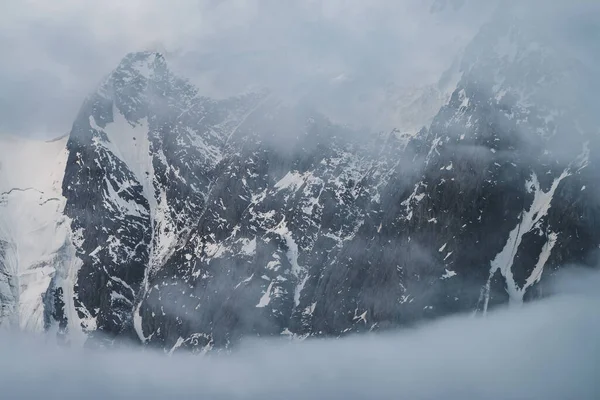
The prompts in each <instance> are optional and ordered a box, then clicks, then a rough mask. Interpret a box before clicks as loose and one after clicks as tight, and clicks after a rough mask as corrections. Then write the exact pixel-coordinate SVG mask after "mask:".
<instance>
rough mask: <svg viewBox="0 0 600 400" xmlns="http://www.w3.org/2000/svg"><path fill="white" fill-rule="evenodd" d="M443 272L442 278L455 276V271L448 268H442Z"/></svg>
mask: <svg viewBox="0 0 600 400" xmlns="http://www.w3.org/2000/svg"><path fill="white" fill-rule="evenodd" d="M444 271H445V273H444V275H442V279H448V278H452V277H453V276H456V272H455V271H450V270H448V269H444Z"/></svg>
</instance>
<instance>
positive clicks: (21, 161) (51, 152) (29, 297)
mask: <svg viewBox="0 0 600 400" xmlns="http://www.w3.org/2000/svg"><path fill="white" fill-rule="evenodd" d="M66 142H67V137H62V138H60V139H57V140H54V141H49V142H45V141H41V140H29V139H23V138H16V137H12V136H6V135H2V136H0V240H2V241H5V242H6V243H7V246H8V247H7V249H6V250H7V251H6V255H5V260H4V264H5V267H6V270H5V271H4V272H5V274H3V276H2V277H0V292H1V293H2V295H3V296H5V298H6V299H9V300H8V302H7V303H6V304H3V306H4V307H3V308H2V310H3V311H0V323H4V322H7V323H8V325H12V326H15V327H19V328H20V329H24V330H27V331H33V332H40V331H42V330H43V329H44V316H43V309H44V307H43V297H42V296H43V295H44V294H45V293H46V291H47V290H48V287H49V285H50V282H51V280H52V279H53V278H54V279H55V283H56V285H57V286H60V287H62V289H63V293H64V301H65V312H66V314H67V316H68V318H69V328H70V329H69V331H70V333H71V334H73V339H75V341H78V339H77V333H78V332H81V327H80V323H79V318H78V316H77V313H76V312H75V310H74V298H73V285H74V283H75V279H76V275H77V271H78V269H79V266H80V265H81V262H80V261H79V260H78V259H77V258H76V256H75V250H74V248H73V244H72V241H73V240H74V239H75V237H74V235H73V234H72V232H71V227H70V221H69V220H68V218H66V217H65V216H64V215H63V209H64V206H65V202H66V200H65V198H64V197H63V196H62V179H63V175H64V171H65V165H66V161H67V155H68V153H67V150H66Z"/></svg>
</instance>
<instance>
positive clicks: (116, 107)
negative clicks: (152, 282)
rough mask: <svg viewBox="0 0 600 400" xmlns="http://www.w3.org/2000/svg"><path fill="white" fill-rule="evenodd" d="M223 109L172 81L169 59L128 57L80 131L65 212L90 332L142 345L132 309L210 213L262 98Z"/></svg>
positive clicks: (87, 109)
mask: <svg viewBox="0 0 600 400" xmlns="http://www.w3.org/2000/svg"><path fill="white" fill-rule="evenodd" d="M249 97H250V98H248V99H235V100H231V101H228V102H223V103H219V102H215V101H212V100H210V99H206V98H202V97H200V96H199V95H198V94H197V92H196V90H195V89H194V88H193V87H191V86H190V85H189V84H188V83H186V82H185V81H184V80H181V79H179V78H177V77H175V76H173V75H172V74H171V73H170V72H169V70H168V69H167V66H166V63H165V61H164V59H163V58H162V56H161V55H159V54H156V53H135V54H130V55H129V56H127V57H126V58H125V59H124V60H123V62H122V63H121V64H120V65H119V66H118V67H117V68H116V69H115V71H113V73H111V74H110V76H109V77H108V78H107V79H106V81H105V82H104V83H103V84H102V85H101V87H100V89H99V90H98V92H97V93H95V94H93V95H92V96H91V97H89V98H88V99H87V100H86V102H85V104H84V106H83V107H82V109H81V112H80V113H79V116H78V117H77V120H76V121H75V123H74V125H73V130H72V132H71V135H70V139H69V142H68V144H67V148H68V150H69V159H68V167H67V170H66V173H65V177H64V181H63V193H64V195H65V197H66V198H67V199H68V200H67V204H66V209H65V213H66V215H67V216H69V217H70V218H71V219H72V223H71V227H72V230H73V232H75V233H76V239H77V240H76V243H75V244H76V246H77V256H78V257H79V258H80V259H81V261H82V266H81V269H80V271H79V273H78V279H77V285H76V303H77V310H78V312H79V316H80V318H82V324H83V327H84V329H85V330H87V331H90V332H93V331H96V330H97V331H99V332H101V333H102V334H106V335H108V336H109V337H115V336H119V335H121V336H131V337H135V334H134V329H133V328H134V327H133V319H132V315H133V308H134V306H135V303H136V299H137V296H138V294H139V293H140V292H143V289H144V285H145V283H146V282H145V279H144V278H145V276H146V275H147V274H148V273H150V272H151V271H153V270H154V269H155V268H158V267H160V266H161V264H162V263H164V260H165V259H166V258H168V257H169V255H170V253H171V252H172V251H173V248H174V247H175V246H176V245H177V243H178V241H179V240H182V239H185V238H186V235H187V231H188V230H189V229H190V226H191V225H193V224H194V221H195V219H196V218H197V215H198V214H200V213H201V212H202V209H203V206H204V196H205V194H206V191H207V190H208V187H209V185H210V180H209V178H210V171H211V169H212V168H213V167H214V165H215V164H216V163H217V162H218V160H219V159H220V157H221V155H220V148H221V147H222V145H223V143H224V142H225V141H226V140H227V137H228V135H229V133H230V131H231V130H234V129H235V126H236V124H238V123H239V119H240V118H243V116H244V113H246V112H247V111H248V109H249V107H250V106H253V105H254V103H255V101H256V99H255V98H254V97H251V96H249Z"/></svg>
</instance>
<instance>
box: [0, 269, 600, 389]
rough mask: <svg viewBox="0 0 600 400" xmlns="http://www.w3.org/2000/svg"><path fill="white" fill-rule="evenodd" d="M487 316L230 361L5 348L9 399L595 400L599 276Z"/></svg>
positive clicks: (0, 370)
mask: <svg viewBox="0 0 600 400" xmlns="http://www.w3.org/2000/svg"><path fill="white" fill-rule="evenodd" d="M567 278H568V279H563V280H562V281H561V283H560V286H558V289H555V290H554V292H555V296H554V297H552V298H550V299H546V300H544V301H541V302H538V303H535V304H531V305H528V306H525V307H523V308H516V309H504V310H499V311H497V312H495V313H492V314H490V315H488V317H487V318H473V317H471V316H468V315H465V316H459V317H454V318H449V319H445V320H441V321H439V322H437V323H434V324H428V325H423V326H421V327H418V328H415V329H410V330H401V331H397V332H394V333H387V334H379V335H373V336H369V335H367V336H355V337H349V338H345V339H339V340H335V339H327V340H309V341H305V342H294V343H288V342H286V341H281V342H263V343H259V342H247V343H245V344H244V345H242V346H241V348H240V349H238V350H237V351H235V352H234V353H232V354H229V355H212V356H207V357H198V356H189V355H177V354H175V355H174V356H172V357H167V356H165V355H163V354H155V353H153V352H151V351H146V352H140V351H139V349H137V350H124V349H121V350H119V351H106V352H102V353H101V352H95V351H91V350H90V351H83V350H74V349H70V350H66V349H60V348H57V347H53V346H51V345H48V344H43V343H40V342H39V341H37V340H36V339H33V338H24V337H23V336H20V337H18V338H17V337H11V336H10V335H7V334H4V335H3V336H2V339H1V340H0V352H1V354H2V358H1V359H0V385H1V391H2V396H3V397H5V398H40V397H43V398H52V399H54V398H58V399H68V398H87V399H105V398H114V399H119V398H123V399H125V398H127V399H131V398H144V399H152V398H204V399H270V398H285V399H319V398H320V399H344V400H348V399H365V398H370V399H441V398H443V399H451V400H453V399H456V400H459V399H546V400H551V399H581V400H584V399H597V398H598V397H599V396H600V380H599V379H598V367H600V365H599V362H600V361H599V360H600V340H598V338H599V337H600V317H599V314H598V312H597V310H598V307H599V306H600V295H599V294H598V292H597V290H596V289H597V287H598V285H599V284H600V276H598V275H597V274H595V275H591V274H584V275H571V276H569V277H567Z"/></svg>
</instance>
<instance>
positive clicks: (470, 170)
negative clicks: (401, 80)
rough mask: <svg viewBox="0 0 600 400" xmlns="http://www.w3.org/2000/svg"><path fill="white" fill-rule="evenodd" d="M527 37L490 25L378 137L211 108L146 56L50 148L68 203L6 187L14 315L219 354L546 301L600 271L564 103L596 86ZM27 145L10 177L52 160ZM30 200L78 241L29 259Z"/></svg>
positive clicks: (45, 237)
mask: <svg viewBox="0 0 600 400" xmlns="http://www.w3.org/2000/svg"><path fill="white" fill-rule="evenodd" d="M515 32H516V33H515ZM523 32H524V33H523ZM527 34H528V32H527V31H526V30H525V31H521V30H519V29H518V27H516V28H515V27H514V24H499V25H494V24H493V23H492V24H489V25H487V26H486V27H484V28H483V29H482V31H481V32H480V34H479V35H478V36H477V37H476V38H475V40H474V41H473V42H472V44H471V45H470V46H469V47H468V48H467V50H466V51H465V55H464V57H463V62H462V66H461V68H460V69H461V71H460V73H461V75H460V79H459V80H458V81H457V83H456V88H454V90H453V91H452V95H451V96H450V97H449V100H448V102H447V103H446V104H445V105H443V106H442V107H441V109H440V110H439V111H438V112H437V115H436V116H435V117H434V118H433V121H432V122H431V123H430V124H428V125H427V126H426V127H424V128H423V129H420V130H419V131H418V132H416V133H414V134H411V135H408V136H403V135H399V134H398V132H401V131H402V129H403V127H399V131H393V132H391V133H389V134H385V135H364V134H361V133H359V134H356V133H355V132H351V131H350V130H349V129H348V128H346V127H343V126H339V125H336V124H333V123H331V122H330V121H329V120H328V119H327V118H326V117H325V116H323V115H320V114H319V113H318V112H315V111H314V110H311V109H309V108H305V107H301V106H297V107H296V106H294V105H289V104H283V103H281V102H279V101H278V100H277V99H276V98H274V96H272V95H270V94H269V93H268V92H266V91H265V92H257V93H248V94H245V95H243V96H238V97H233V98H228V99H221V100H213V99H209V98H206V97H203V96H201V95H200V94H199V93H198V90H197V89H196V88H194V87H193V86H192V85H191V84H190V83H189V82H188V81H186V80H184V79H181V78H179V77H177V76H175V75H174V74H173V73H172V72H171V71H170V70H169V68H168V65H167V63H166V61H165V59H164V57H163V56H162V55H161V54H159V53H156V52H139V53H131V54H128V55H127V56H125V58H124V59H123V60H122V62H121V63H120V64H119V65H118V66H117V67H116V68H115V70H113V72H112V73H111V74H110V75H108V76H107V78H106V79H105V80H104V81H103V82H102V83H101V85H100V87H99V89H98V90H97V91H96V92H95V93H93V94H91V95H90V96H88V98H87V99H86V100H85V102H84V105H83V106H82V108H81V110H80V112H79V114H78V116H77V118H76V120H75V122H74V124H73V129H72V131H71V133H70V135H69V136H68V137H64V138H62V139H57V140H56V141H54V142H48V143H46V145H48V146H54V147H57V148H61V147H62V148H61V149H60V151H59V153H60V154H61V157H63V158H62V159H61V161H60V162H58V163H56V165H57V167H56V168H58V169H57V170H58V171H61V172H60V173H54V175H52V174H51V178H52V179H53V185H54V186H52V187H53V190H54V192H53V197H52V198H45V197H44V198H38V197H36V196H37V195H32V194H31V193H27V196H28V197H26V198H18V197H15V196H20V195H22V193H21V192H20V191H19V193H18V194H17V193H16V192H10V193H9V192H8V191H9V190H13V191H14V190H15V187H18V186H19V185H14V184H13V183H11V181H10V180H9V178H4V175H1V176H2V177H3V178H2V180H0V184H3V183H4V186H6V188H7V190H4V189H2V192H3V193H2V196H3V197H2V198H1V199H0V200H2V201H0V217H2V223H1V224H0V228H2V229H3V230H1V231H0V268H2V271H3V272H4V274H2V275H0V276H1V277H2V279H0V303H1V304H2V314H0V323H2V322H4V321H2V320H1V318H4V319H5V320H7V321H9V322H10V323H11V324H17V325H19V326H20V327H21V328H27V327H29V326H30V322H28V321H30V320H31V319H33V320H34V321H33V325H34V326H35V329H34V330H37V331H49V332H55V333H57V334H58V335H59V337H60V338H61V339H62V340H67V341H76V340H77V341H86V343H88V344H89V345H113V344H115V343H117V342H119V341H121V340H131V341H134V342H141V343H143V344H145V345H148V346H153V347H158V348H162V349H164V350H165V351H168V352H173V351H178V350H179V349H190V350H193V351H200V352H206V351H209V350H211V349H213V348H228V347H231V346H233V345H235V343H237V342H238V341H239V340H240V339H241V338H243V337H246V336H258V337H272V336H291V337H294V338H306V337H309V336H316V337H318V336H341V335H344V334H348V333H353V332H364V331H372V330H379V329H389V328H392V327H399V326H406V325H410V324H413V323H417V322H419V321H422V320H425V319H430V318H436V317H440V316H444V315H448V314H452V313H457V312H475V313H483V314H485V313H486V312H488V309H491V308H493V307H495V306H498V305H501V304H505V303H512V304H520V303H522V302H523V301H528V300H530V299H532V298H536V297H540V296H543V295H544V294H543V292H542V289H543V287H544V282H545V281H546V279H551V275H552V273H553V272H554V271H556V270H558V269H559V268H561V267H562V266H564V265H568V264H571V263H578V264H583V265H590V266H592V265H594V264H595V257H596V255H595V254H596V252H597V248H598V245H599V244H600V235H599V234H598V233H596V232H595V230H594V222H595V221H596V219H597V218H599V217H600V209H599V208H598V207H597V206H596V205H595V204H596V202H595V201H594V200H595V197H594V193H593V192H592V190H591V188H593V187H594V185H595V184H594V182H596V180H597V177H596V176H595V174H594V173H593V166H594V165H595V164H596V163H597V162H598V161H597V156H596V155H595V152H594V151H593V150H594V149H595V146H594V144H595V142H596V140H597V139H596V138H595V136H594V133H595V132H592V130H591V128H590V127H593V126H594V124H593V121H587V120H586V121H584V120H583V117H581V115H582V112H580V110H579V108H578V107H577V104H575V105H573V104H571V103H570V100H569V99H570V97H569V98H568V99H564V100H562V99H559V101H554V100H555V99H554V98H547V96H544V95H545V94H547V93H549V92H551V91H556V90H557V88H558V89H560V88H561V87H565V85H567V86H569V85H571V83H572V82H574V81H578V80H579V79H580V78H579V77H574V76H573V73H572V71H571V70H569V69H567V70H562V69H560V68H559V69H560V70H559V71H558V72H557V71H547V70H546V69H544V68H540V62H541V61H540V60H544V59H546V58H544V57H553V56H552V52H551V51H549V50H547V47H546V46H547V45H548V44H547V43H542V42H539V43H538V42H535V41H531V42H527V40H526V39H527V38H528V37H529V36H527ZM490 38H491V39H490ZM530 38H532V40H533V39H535V37H534V36H532V37H530ZM490 43H495V45H494V46H490V45H489V44H490ZM524 43H528V44H524ZM507 49H508V50H507ZM548 59H549V58H548ZM560 65H563V64H560ZM517 70H518V71H523V70H525V71H530V72H531V74H530V75H527V74H524V75H519V74H516V73H515V71H517ZM569 71H571V73H569ZM575 75H577V74H575ZM577 76H578V75H577ZM524 77H526V78H524ZM411 99H412V97H411ZM411 101H412V100H411ZM436 101H437V100H436ZM424 102H425V103H427V99H424ZM416 103H417V104H420V103H419V102H418V101H417V102H416ZM425 103H424V104H425ZM427 104H429V103H427ZM413 128H414V126H411V129H413ZM569 129H576V130H577V131H578V132H579V133H578V136H576V137H574V139H573V140H571V141H570V142H569V143H568V145H564V146H563V145H562V141H561V138H562V137H563V134H564V131H565V130H569ZM3 140H4V139H3ZM2 146H3V149H4V148H7V147H6V146H5V145H4V144H3V145H2ZM42 147H43V146H42ZM22 150H23V151H25V152H27V151H29V150H27V147H26V146H22ZM5 153H6V154H7V155H5ZM10 153H11V150H10V148H9V149H8V151H7V152H3V153H2V156H3V162H4V163H5V162H6V161H4V160H5V159H6V160H13V161H14V162H13V164H14V166H11V167H9V168H18V166H19V165H26V164H22V163H26V162H27V160H28V159H30V158H27V157H25V156H19V155H18V154H16V155H15V158H13V159H10V157H9V156H8V155H9V154H10ZM30 153H31V154H28V157H35V156H36V154H38V153H36V152H34V151H32V152H30ZM40 161H43V160H40ZM47 162H48V163H52V162H51V161H47ZM43 168H44V165H41V166H40V167H39V169H43ZM61 168H62V169H61ZM4 170H5V171H6V167H5V168H4ZM24 171H25V172H27V171H26V170H24ZM63 171H64V175H62V172H63ZM1 172H2V167H1V166H0V173H1ZM8 172H9V173H8V174H6V175H7V176H9V177H12V175H10V171H8ZM42 175H43V174H42ZM15 176H16V175H15ZM34 176H36V174H34ZM58 178H60V179H59V180H60V181H61V182H60V185H59V186H56V182H57V179H58ZM41 184H42V185H45V184H46V183H44V182H42V183H41ZM4 186H0V188H4ZM33 186H35V185H33ZM33 193H35V191H34V192H33ZM42 202H43V204H42ZM54 203H56V204H54ZM50 205H53V206H55V208H53V209H52V212H49V211H45V208H40V207H49V206H50ZM23 206H24V207H31V208H30V209H31V210H41V211H40V213H41V215H40V216H39V217H38V218H37V219H36V218H33V220H32V222H30V225H29V226H32V227H34V228H36V229H38V228H39V227H41V226H46V227H47V226H50V227H52V226H56V227H55V228H53V229H55V230H57V231H60V232H61V234H60V235H54V234H53V232H54V231H53V230H52V229H49V230H47V231H44V230H39V229H38V230H36V232H43V234H41V233H40V235H41V236H39V237H38V238H37V240H38V241H39V242H40V243H42V242H43V243H50V244H51V245H49V246H46V247H47V248H42V247H43V246H42V247H40V248H42V250H40V251H41V254H40V255H39V256H38V257H37V259H36V258H35V257H34V259H32V260H27V259H25V261H23V260H24V258H23V256H22V253H19V248H24V246H23V244H25V243H28V240H29V237H28V235H29V233H23V234H15V233H14V229H13V230H11V229H9V228H10V227H12V226H18V225H19V223H21V221H24V219H23V217H20V216H19V214H18V213H15V210H21V212H22V210H23V209H24V208H23ZM19 207H21V208H19ZM26 210H29V208H27V209H26ZM27 212H29V211H27ZM32 214H34V213H32ZM15 217H18V220H15V221H16V222H13V219H11V218H15ZM23 226H24V227H25V228H26V227H27V225H26V224H24V225H23ZM26 231H27V230H25V232H26ZM20 254H21V255H20ZM30 271H35V274H37V275H35V276H36V278H35V279H33V280H31V281H28V280H27V279H26V276H27V274H29V273H30ZM547 276H548V278H546V277H547ZM4 277H6V279H5V278H4ZM26 282H31V285H28V284H27V283H26ZM28 293H29V294H28ZM21 298H23V299H27V301H24V302H21V301H20V299H21ZM19 307H21V308H23V309H24V311H15V310H18V309H19ZM14 318H16V320H15V319H14ZM11 321H12V322H11ZM82 334H83V335H82ZM75 338H78V339H75Z"/></svg>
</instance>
